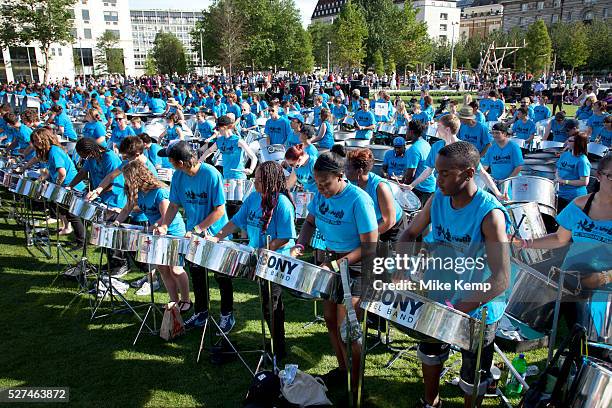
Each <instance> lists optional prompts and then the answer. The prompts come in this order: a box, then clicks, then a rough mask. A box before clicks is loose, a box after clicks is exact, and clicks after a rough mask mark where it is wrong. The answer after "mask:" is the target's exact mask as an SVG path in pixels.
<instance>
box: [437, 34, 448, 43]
mask: <svg viewBox="0 0 612 408" xmlns="http://www.w3.org/2000/svg"><path fill="white" fill-rule="evenodd" d="M438 38H439V39H440V42H443V43H445V42H446V41H448V37H446V36H445V35H441V36H439V37H438Z"/></svg>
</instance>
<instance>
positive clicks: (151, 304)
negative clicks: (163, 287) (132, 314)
mask: <svg viewBox="0 0 612 408" xmlns="http://www.w3.org/2000/svg"><path fill="white" fill-rule="evenodd" d="M147 266H148V269H149V273H148V278H149V288H151V301H150V302H149V305H148V307H147V312H146V313H145V315H144V318H143V319H142V323H141V324H140V327H139V328H138V333H136V338H134V343H132V345H133V346H135V345H136V342H137V341H138V337H140V333H142V329H143V328H144V326H145V324H146V321H147V318H148V317H149V314H150V315H151V318H152V319H153V329H152V330H151V328H150V327H149V326H147V328H148V329H149V333H150V334H152V335H156V334H158V333H159V329H158V328H157V313H159V314H160V315H161V316H162V318H163V316H164V314H163V313H162V311H161V310H160V309H159V307H158V306H157V304H156V303H155V291H154V290H153V274H152V271H151V264H147ZM159 274H160V275H161V272H160V273H159ZM159 279H161V277H160V278H159Z"/></svg>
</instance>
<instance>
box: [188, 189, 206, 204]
mask: <svg viewBox="0 0 612 408" xmlns="http://www.w3.org/2000/svg"><path fill="white" fill-rule="evenodd" d="M185 197H187V202H188V203H190V204H194V203H196V202H197V204H206V203H207V202H208V193H206V192H205V191H203V192H201V193H195V192H193V191H191V190H187V191H185ZM197 199H199V200H197Z"/></svg>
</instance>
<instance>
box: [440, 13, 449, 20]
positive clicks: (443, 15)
mask: <svg viewBox="0 0 612 408" xmlns="http://www.w3.org/2000/svg"><path fill="white" fill-rule="evenodd" d="M440 20H448V13H440Z"/></svg>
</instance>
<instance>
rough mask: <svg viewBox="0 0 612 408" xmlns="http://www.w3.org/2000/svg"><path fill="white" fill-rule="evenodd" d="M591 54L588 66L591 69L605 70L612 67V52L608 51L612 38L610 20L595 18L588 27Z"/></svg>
mask: <svg viewBox="0 0 612 408" xmlns="http://www.w3.org/2000/svg"><path fill="white" fill-rule="evenodd" d="M588 38H589V46H590V56H589V58H588V62H587V66H588V68H589V69H590V70H593V71H599V72H605V71H608V72H609V71H610V69H611V67H612V53H610V52H607V51H605V50H607V49H608V48H609V47H610V38H612V25H611V24H610V23H609V22H608V21H602V20H595V21H593V22H592V23H591V24H590V25H589V27H588Z"/></svg>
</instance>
